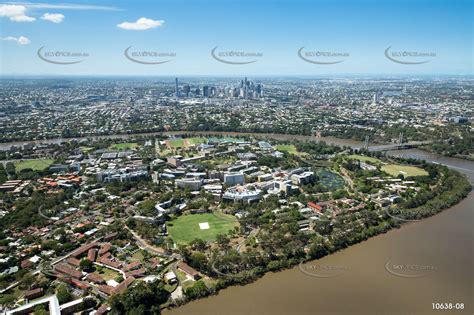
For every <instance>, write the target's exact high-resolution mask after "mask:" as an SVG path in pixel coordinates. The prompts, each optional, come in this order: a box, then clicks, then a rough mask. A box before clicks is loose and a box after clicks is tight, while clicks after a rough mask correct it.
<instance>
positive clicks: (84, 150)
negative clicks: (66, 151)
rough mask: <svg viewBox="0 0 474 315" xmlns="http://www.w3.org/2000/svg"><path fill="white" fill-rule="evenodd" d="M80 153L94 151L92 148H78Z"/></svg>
mask: <svg viewBox="0 0 474 315" xmlns="http://www.w3.org/2000/svg"><path fill="white" fill-rule="evenodd" d="M79 149H81V151H82V152H84V153H89V152H90V151H92V150H94V147H79Z"/></svg>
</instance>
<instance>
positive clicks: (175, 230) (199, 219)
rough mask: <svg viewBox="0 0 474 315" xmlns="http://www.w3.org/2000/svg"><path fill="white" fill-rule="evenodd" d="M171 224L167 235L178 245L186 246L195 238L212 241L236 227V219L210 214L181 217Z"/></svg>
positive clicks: (229, 216)
mask: <svg viewBox="0 0 474 315" xmlns="http://www.w3.org/2000/svg"><path fill="white" fill-rule="evenodd" d="M171 223H172V225H168V233H169V235H170V236H171V238H172V239H173V240H174V241H175V242H176V243H179V244H188V243H189V242H191V241H192V240H194V239H196V238H200V239H202V240H204V241H213V240H215V239H216V235H218V234H224V233H227V232H228V231H230V230H232V229H233V228H234V226H237V225H238V222H237V219H236V218H235V217H233V216H231V215H224V214H219V215H214V214H212V213H204V214H189V215H182V216H180V217H178V218H177V219H176V220H173V221H171ZM206 223H207V224H206ZM202 228H204V229H202Z"/></svg>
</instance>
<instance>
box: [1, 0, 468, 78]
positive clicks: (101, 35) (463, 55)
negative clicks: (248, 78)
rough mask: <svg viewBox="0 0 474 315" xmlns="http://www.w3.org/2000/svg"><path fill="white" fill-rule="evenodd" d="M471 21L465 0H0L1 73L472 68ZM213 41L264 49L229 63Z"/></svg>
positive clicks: (246, 49)
mask: <svg viewBox="0 0 474 315" xmlns="http://www.w3.org/2000/svg"><path fill="white" fill-rule="evenodd" d="M12 5H13V6H15V7H12ZM141 18H142V23H138V24H137V23H136V22H137V21H138V20H139V19H141ZM143 18H144V19H143ZM33 19H34V20H33ZM472 20H473V4H472V1H470V0H411V1H409V0H397V1H393V0H391V1H388V0H378V1H375V0H373V1H367V0H324V1H321V0H312V1H310V0H285V1H282V0H260V1H255V0H239V1H234V0H221V1H216V0H207V1H206V0H154V1H152V0H150V1H140V0H134V1H124V0H121V1H77V2H65V1H47V0H44V1H41V2H20V1H10V2H1V1H0V25H1V30H0V37H1V38H2V40H1V41H0V58H1V59H0V66H1V69H0V70H1V73H2V74H3V75H12V74H13V75H15V74H37V75H44V74H50V75H173V76H174V75H178V76H179V75H263V76H264V75H309V76H311V75H315V76H319V75H345V74H408V75H411V74H413V75H422V74H472V70H473V66H472V63H473V22H472ZM124 23H125V24H124ZM119 25H121V26H122V27H119ZM133 28H147V29H141V30H136V29H133ZM130 46H132V48H131V50H130V51H132V52H133V51H136V52H138V51H151V52H160V53H162V52H167V53H174V54H175V56H173V57H171V58H162V59H160V58H155V59H154V58H151V57H149V58H142V57H137V58H136V59H138V60H141V61H143V60H145V61H163V60H170V61H169V62H167V63H164V64H154V65H149V64H148V65H145V64H141V63H136V62H132V61H130V60H129V59H127V58H125V56H124V50H125V49H126V48H127V47H130ZM216 46H217V47H218V48H217V50H216V51H217V53H219V52H229V51H238V52H244V53H259V54H261V56H258V57H256V58H253V57H228V56H224V57H222V59H225V60H229V61H237V62H245V61H254V60H255V62H253V63H250V64H228V63H224V62H219V61H217V60H216V59H214V58H213V57H212V55H211V50H212V49H213V48H214V47H216ZM389 46H392V48H390V51H389V53H390V54H391V53H393V52H405V51H407V52H410V53H429V54H431V55H430V56H429V57H424V56H423V57H415V56H413V55H411V56H404V57H403V56H402V57H397V58H398V59H399V60H402V61H409V62H415V63H416V64H410V65H407V64H404V63H397V62H393V61H390V60H389V59H388V58H386V57H385V55H384V51H385V50H386V49H387V48H388V47H389ZM40 47H44V48H43V52H44V51H52V52H54V51H65V52H81V53H87V54H88V56H87V57H84V58H73V57H68V58H59V59H54V58H55V57H54V56H53V57H51V58H50V59H52V60H53V61H54V60H56V61H77V60H82V61H81V62H79V63H76V64H68V65H58V64H54V63H49V62H45V61H43V60H41V59H40V58H39V57H38V56H37V52H38V49H39V48H40ZM302 47H304V49H303V54H304V53H306V52H325V53H327V52H330V53H345V55H344V57H341V58H339V57H327V56H321V55H311V56H310V57H308V59H310V60H313V61H317V62H331V61H341V60H342V62H339V63H336V64H314V63H311V62H306V61H304V60H302V59H301V58H300V57H299V56H298V50H299V49H300V48H302ZM306 56H307V55H306ZM428 60H429V62H426V63H423V64H421V63H417V62H423V61H428Z"/></svg>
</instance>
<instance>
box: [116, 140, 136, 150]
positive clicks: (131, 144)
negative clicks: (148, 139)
mask: <svg viewBox="0 0 474 315" xmlns="http://www.w3.org/2000/svg"><path fill="white" fill-rule="evenodd" d="M136 147H138V143H136V142H126V143H116V144H112V145H111V146H110V147H109V150H129V149H135V148H136Z"/></svg>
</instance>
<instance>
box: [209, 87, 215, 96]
mask: <svg viewBox="0 0 474 315" xmlns="http://www.w3.org/2000/svg"><path fill="white" fill-rule="evenodd" d="M216 95H217V89H216V87H215V86H213V87H211V88H210V89H209V96H216Z"/></svg>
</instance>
